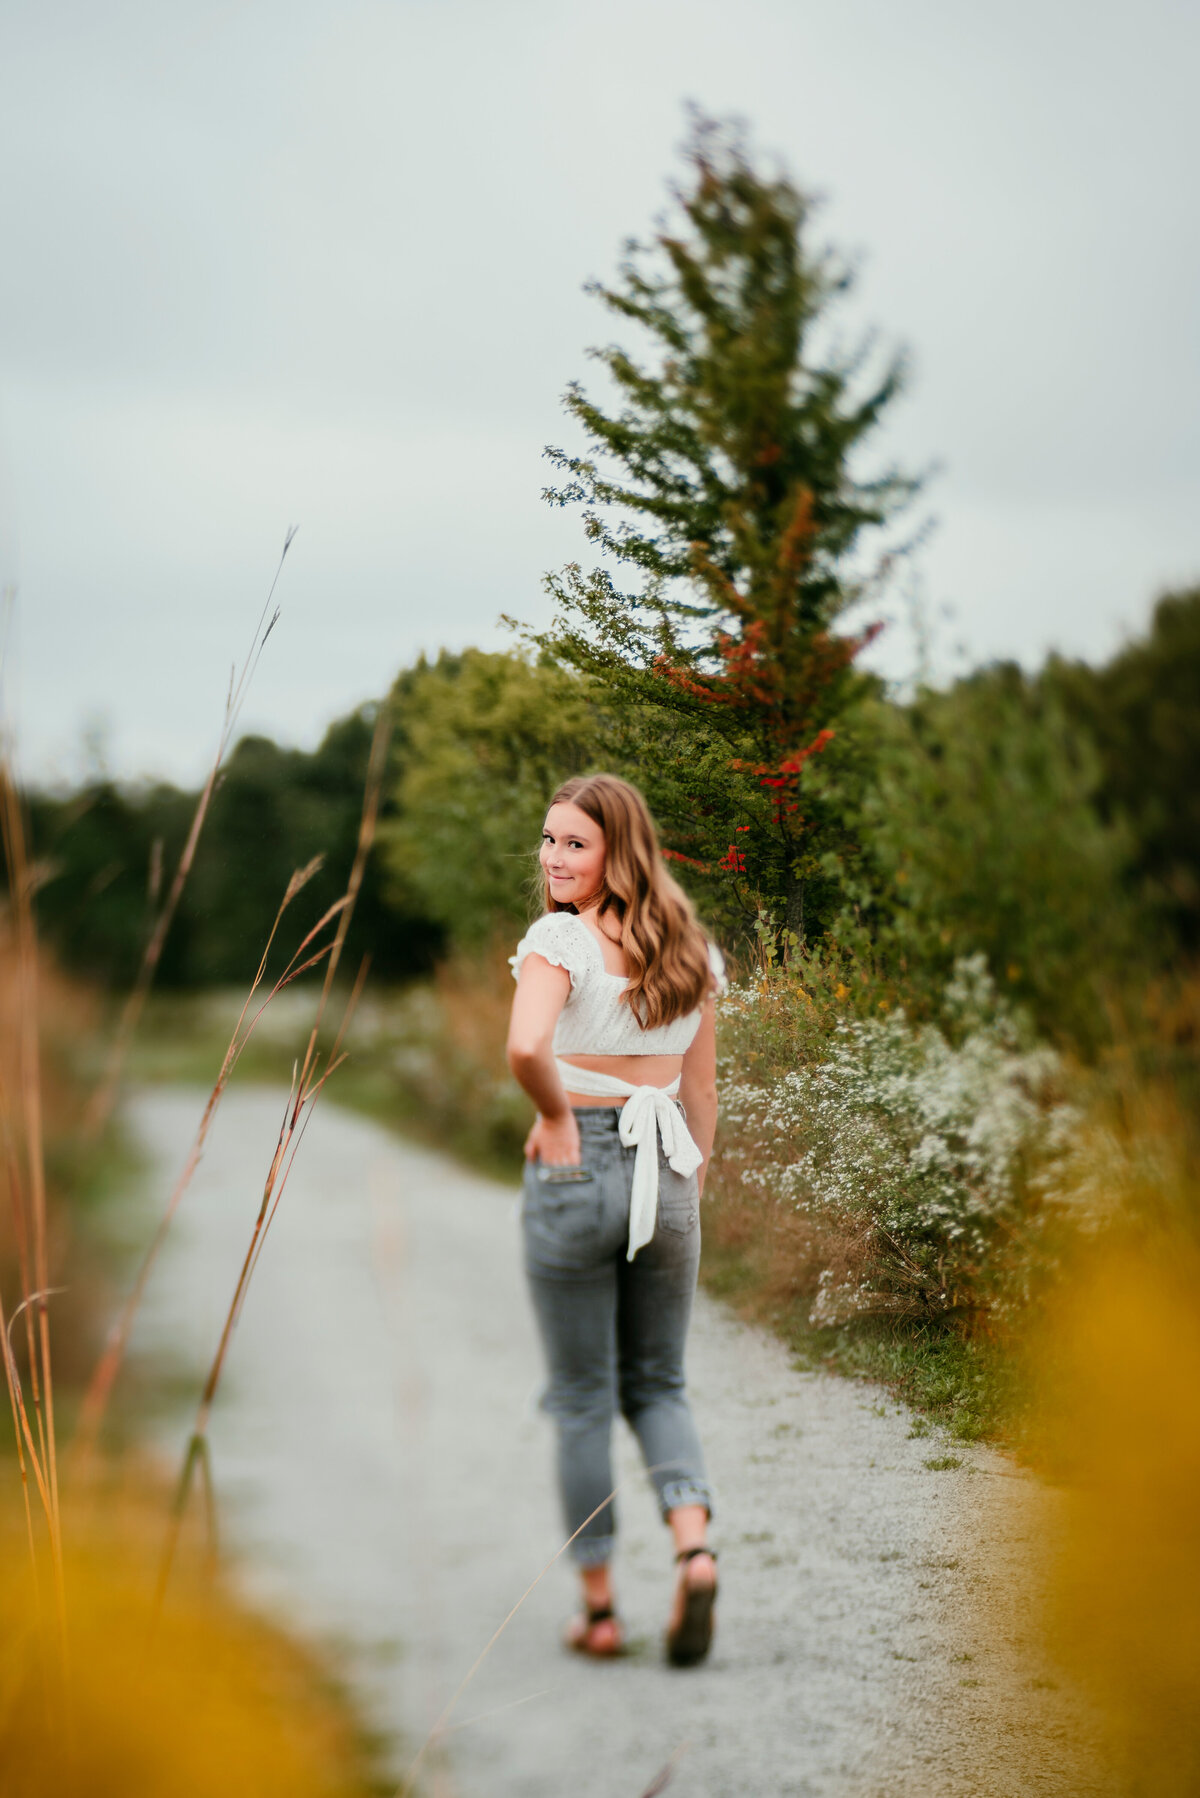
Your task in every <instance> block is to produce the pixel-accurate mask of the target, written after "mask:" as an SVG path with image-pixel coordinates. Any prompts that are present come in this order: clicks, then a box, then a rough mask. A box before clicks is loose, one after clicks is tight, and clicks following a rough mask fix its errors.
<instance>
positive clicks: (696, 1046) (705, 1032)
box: [679, 998, 717, 1192]
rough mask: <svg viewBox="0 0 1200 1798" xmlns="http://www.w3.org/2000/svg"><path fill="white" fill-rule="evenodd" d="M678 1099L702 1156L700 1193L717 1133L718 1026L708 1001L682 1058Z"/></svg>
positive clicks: (710, 1002)
mask: <svg viewBox="0 0 1200 1798" xmlns="http://www.w3.org/2000/svg"><path fill="white" fill-rule="evenodd" d="M679 1098H680V1102H681V1104H682V1105H683V1109H684V1110H685V1111H686V1112H687V1126H688V1130H689V1131H690V1133H691V1137H692V1141H693V1142H694V1143H695V1145H696V1147H697V1148H698V1149H699V1151H700V1153H701V1154H702V1155H703V1157H704V1160H703V1161H702V1162H701V1164H700V1173H699V1184H700V1191H701V1192H703V1191H704V1176H705V1175H706V1174H707V1172H708V1163H709V1159H710V1157H711V1155H712V1146H713V1137H714V1136H715V1135H716V1133H717V1024H716V1011H715V1008H714V1005H713V1001H712V999H711V998H708V999H706V1000H705V1002H704V1008H703V1010H702V1011H701V1013H700V1028H699V1030H698V1031H697V1032H696V1035H695V1038H694V1040H693V1042H692V1046H691V1048H690V1049H689V1050H688V1052H687V1054H686V1055H685V1056H684V1058H683V1068H682V1071H681V1073H680V1076H679Z"/></svg>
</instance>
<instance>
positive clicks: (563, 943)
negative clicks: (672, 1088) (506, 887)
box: [508, 911, 725, 1055]
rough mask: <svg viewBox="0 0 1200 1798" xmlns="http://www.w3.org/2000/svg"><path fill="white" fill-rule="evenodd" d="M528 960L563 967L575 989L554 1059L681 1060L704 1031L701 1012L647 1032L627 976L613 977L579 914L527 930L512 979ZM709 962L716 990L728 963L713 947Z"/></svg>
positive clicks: (554, 915)
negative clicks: (631, 1000)
mask: <svg viewBox="0 0 1200 1798" xmlns="http://www.w3.org/2000/svg"><path fill="white" fill-rule="evenodd" d="M527 955H540V956H542V957H543V958H544V959H545V960H546V961H549V962H553V964H554V966H555V967H556V968H565V969H566V970H567V973H568V974H569V975H570V976H571V990H570V992H569V993H568V994H567V1002H566V1004H565V1005H564V1006H563V1009H562V1011H561V1013H560V1014H559V1019H558V1023H557V1025H556V1026H555V1030H554V1053H555V1054H556V1055H683V1054H685V1053H686V1051H687V1050H688V1049H689V1048H690V1047H691V1045H692V1040H693V1038H694V1037H695V1035H696V1032H697V1030H699V1028H700V1007H699V1006H697V1008H696V1010H695V1011H689V1012H685V1013H684V1015H683V1017H681V1018H673V1019H672V1021H671V1022H670V1023H669V1024H659V1025H657V1026H656V1027H655V1028H654V1029H653V1030H643V1029H642V1027H641V1025H640V1024H639V1023H638V1021H637V1017H636V1015H635V1013H634V1012H633V1010H632V1009H631V1008H630V1006H628V1005H627V1004H626V1003H625V1001H624V999H623V998H622V994H623V993H624V990H625V985H626V977H625V975H624V974H610V973H609V971H608V969H607V968H606V967H605V965H604V955H603V953H602V951H601V948H600V945H599V943H598V942H597V941H596V938H595V936H594V935H593V933H592V932H591V930H589V928H588V926H587V925H586V924H585V923H584V922H583V919H582V918H580V917H579V916H578V915H577V914H576V913H575V912H570V911H552V912H547V913H546V914H545V916H544V917H541V918H538V919H537V921H536V923H533V924H531V925H530V926H529V929H528V930H527V931H526V933H525V935H524V936H523V937H522V938H521V940H520V942H519V943H518V944H517V952H516V954H515V955H510V956H509V958H508V964H509V966H510V967H511V969H512V971H513V979H514V980H516V979H518V978H519V977H520V973H521V964H522V963H523V962H524V960H525V957H526V956H527ZM708 959H709V964H710V966H711V967H712V971H713V981H714V984H715V986H716V988H717V990H718V991H721V990H722V989H723V988H724V985H725V959H724V957H723V956H722V954H721V951H720V950H719V949H718V948H717V946H716V944H715V943H710V944H709V945H708Z"/></svg>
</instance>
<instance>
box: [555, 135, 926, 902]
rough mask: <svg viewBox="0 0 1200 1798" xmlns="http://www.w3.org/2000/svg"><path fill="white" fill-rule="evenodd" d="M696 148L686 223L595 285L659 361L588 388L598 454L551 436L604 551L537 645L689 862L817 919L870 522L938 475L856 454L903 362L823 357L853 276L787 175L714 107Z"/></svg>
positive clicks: (618, 354)
mask: <svg viewBox="0 0 1200 1798" xmlns="http://www.w3.org/2000/svg"><path fill="white" fill-rule="evenodd" d="M687 160H688V165H689V171H690V180H689V183H688V185H687V186H686V188H685V189H683V190H680V191H677V192H676V193H675V196H674V197H675V200H676V202H677V205H678V208H679V210H680V213H681V215H682V216H681V219H680V228H679V229H678V230H672V229H669V228H666V227H664V228H663V229H661V230H660V231H659V233H658V235H657V236H656V237H655V238H654V239H653V241H652V242H651V243H650V244H646V245H640V244H638V243H630V244H629V245H628V246H627V254H626V258H625V260H624V262H623V263H622V266H621V269H620V275H619V279H618V281H617V283H616V284H615V285H614V286H604V285H601V284H600V283H593V284H592V286H591V289H590V291H591V292H593V293H594V294H595V295H596V297H597V298H598V299H599V300H600V301H601V302H602V303H603V304H604V305H605V306H606V307H607V308H608V309H609V310H610V311H611V312H613V313H615V314H616V316H617V317H618V318H619V319H621V320H622V321H623V322H625V323H628V324H632V325H635V326H638V327H640V328H641V331H642V333H643V334H644V335H645V336H647V337H648V338H649V340H650V355H649V357H648V359H646V360H643V361H638V360H635V357H634V356H633V355H632V354H631V353H630V352H629V351H628V350H626V349H625V348H623V347H621V346H619V345H609V346H607V347H604V348H601V349H595V350H593V351H591V352H590V353H591V355H592V356H593V357H594V359H595V360H597V361H598V362H599V363H600V365H601V366H602V368H603V369H604V370H605V372H606V374H607V376H608V378H609V382H610V385H611V389H612V391H613V396H614V397H613V401H612V402H611V404H609V405H607V406H606V405H605V404H602V403H600V402H599V401H597V400H595V399H593V398H592V397H590V396H589V395H588V393H586V392H585V390H584V389H583V387H582V386H581V385H579V384H578V383H575V384H573V385H572V386H571V387H570V388H569V389H568V390H567V394H566V402H565V403H566V409H567V411H568V413H569V414H570V416H571V417H572V418H573V419H574V420H575V421H576V422H577V424H579V425H580V426H581V427H582V430H583V433H584V436H585V437H586V439H587V450H586V453H584V454H582V455H571V454H568V453H566V452H565V451H563V450H560V449H550V450H548V451H547V454H548V456H549V457H550V459H551V460H552V461H553V463H554V464H555V465H556V467H557V468H558V469H559V471H560V473H561V475H562V477H563V480H562V483H561V485H559V486H558V487H556V488H553V489H551V490H549V491H548V492H547V495H546V497H547V498H548V499H549V500H550V501H551V502H552V503H554V504H556V505H569V504H573V503H581V504H582V505H583V506H584V508H585V514H584V522H585V529H586V533H587V536H588V538H589V540H590V541H591V542H592V543H593V544H594V545H595V546H596V548H597V549H598V550H599V551H600V552H601V555H602V557H603V561H602V563H601V565H600V566H597V567H593V568H592V569H590V570H587V571H585V570H584V569H583V568H582V567H580V566H579V565H577V564H572V565H570V566H568V567H567V568H566V569H564V570H563V571H562V572H561V574H559V575H554V576H550V577H549V579H548V585H549V587H550V590H551V592H552V593H553V595H554V596H555V598H556V599H557V601H558V608H557V614H556V620H555V623H554V625H553V626H552V628H551V629H550V631H548V632H547V633H545V634H543V635H542V636H540V637H539V638H538V639H537V641H538V642H539V643H540V645H541V646H542V647H543V648H546V649H549V650H551V651H552V652H553V653H554V654H555V655H556V656H557V657H558V658H559V659H560V660H561V661H563V662H565V663H568V664H571V665H573V666H575V667H577V668H579V669H581V670H583V671H586V672H587V673H589V674H592V675H595V676H597V677H598V678H599V681H600V683H601V684H602V687H603V690H604V691H605V692H606V693H607V694H608V696H609V700H610V703H611V706H612V709H613V712H614V715H615V718H616V722H617V736H616V741H617V742H618V744H619V745H620V747H621V749H622V752H623V755H624V758H625V759H626V761H627V763H628V764H629V765H630V766H632V767H635V768H636V769H637V772H638V776H639V778H640V779H641V781H642V783H643V785H644V786H645V788H646V790H647V792H648V795H649V797H650V799H651V803H652V805H653V806H654V808H655V810H656V812H657V814H658V817H659V820H660V824H661V825H662V826H663V829H664V832H665V838H666V841H667V844H668V845H669V847H668V854H670V855H673V856H674V858H675V859H676V860H677V861H679V862H681V863H683V864H685V867H689V866H690V868H691V869H693V870H695V871H696V872H697V873H698V874H699V873H703V874H705V875H708V876H710V877H711V876H712V875H717V876H722V875H723V876H724V877H725V897H726V898H727V899H730V898H732V899H735V900H736V901H737V903H738V905H740V907H741V908H742V909H743V910H749V911H752V910H754V909H755V908H756V907H757V906H759V905H763V904H765V905H766V906H767V907H768V909H770V910H771V911H772V912H773V914H774V916H775V918H776V922H777V924H779V925H783V924H785V923H786V925H787V926H788V927H790V928H791V929H792V930H794V931H795V932H797V934H799V935H801V936H803V935H804V934H805V933H806V931H807V932H808V933H809V934H812V933H813V932H814V930H816V931H819V929H820V927H821V924H822V922H823V915H827V914H828V912H829V910H830V909H831V906H832V904H833V903H834V899H835V895H834V894H833V892H832V891H830V882H829V880H828V877H827V874H823V873H822V870H823V869H824V870H828V868H829V867H830V865H831V858H832V856H833V855H834V854H835V853H836V852H837V851H838V850H839V849H840V848H841V847H842V846H843V845H842V841H841V831H840V825H839V821H838V811H839V808H838V806H837V804H836V802H835V801H834V800H833V799H832V798H831V797H830V796H829V795H828V793H823V792H822V790H821V789H822V784H823V783H822V782H820V781H818V780H815V779H814V778H813V777H812V776H813V762H814V758H817V757H818V756H821V755H822V752H825V756H824V759H827V760H828V759H832V756H834V755H836V754H837V750H834V751H832V752H831V750H830V746H831V745H832V744H833V743H834V739H835V737H836V735H837V732H838V727H839V721H840V720H841V719H842V718H843V717H844V715H845V713H846V711H847V708H848V706H849V705H850V704H851V701H852V699H853V696H854V692H855V688H856V686H857V687H861V685H862V677H860V676H857V675H856V674H855V673H854V671H853V668H852V664H853V662H854V659H855V657H856V655H857V654H858V652H859V650H860V649H861V648H862V647H863V645H864V644H865V643H866V642H867V641H868V640H869V639H870V637H871V636H873V635H874V634H875V630H876V629H877V628H878V627H877V626H874V625H859V626H858V627H856V628H849V629H846V628H842V629H838V628H837V627H838V625H839V622H841V623H842V625H843V627H844V626H845V623H846V619H845V614H846V613H847V612H848V611H849V609H850V608H851V607H853V606H856V605H857V604H859V603H860V602H862V601H863V600H864V599H865V598H866V597H867V596H868V595H869V594H870V593H871V592H872V590H873V587H874V584H875V583H876V582H877V581H878V580H879V579H880V578H881V576H882V574H883V572H884V569H885V566H886V561H887V558H886V557H882V556H881V557H879V558H877V561H876V565H875V567H874V568H873V569H871V570H867V569H866V568H865V564H864V561H863V556H862V539H863V537H864V534H866V533H868V532H877V531H878V529H879V527H881V526H883V525H885V524H886V523H887V521H888V520H889V519H890V518H891V517H892V516H893V514H894V513H895V512H896V511H897V509H898V508H899V507H900V506H901V505H902V504H904V503H905V502H906V501H907V500H908V499H909V498H910V497H911V495H912V493H913V492H914V490H915V486H916V483H915V482H914V481H912V480H910V479H907V478H905V477H904V476H902V475H900V474H899V473H897V472H896V471H894V470H888V471H886V472H885V473H883V474H881V475H880V476H878V478H875V479H873V480H864V479H861V478H859V475H858V472H857V468H856V467H855V468H854V469H853V470H852V463H853V462H855V458H856V452H857V451H858V449H859V446H860V445H861V443H862V441H863V439H864V438H866V437H867V436H868V434H869V433H870V432H871V430H872V429H873V427H874V426H875V425H876V424H877V422H878V420H879V418H880V415H881V413H882V412H883V410H884V408H885V407H886V406H887V404H888V402H889V401H890V400H891V399H892V398H893V396H894V395H895V394H896V392H897V390H898V388H899V386H900V382H901V376H902V368H901V364H900V361H899V359H898V358H897V359H893V360H892V361H890V362H889V363H888V365H887V366H886V367H885V368H884V369H883V371H882V373H881V374H879V375H878V376H877V377H876V378H874V379H868V378H867V377H866V373H865V365H866V362H867V360H868V349H869V346H859V348H858V349H856V350H855V351H854V352H853V353H852V354H847V355H840V354H838V353H837V352H835V351H828V352H826V353H825V354H824V355H823V356H822V355H821V354H820V353H819V352H818V351H817V350H816V349H815V348H814V343H813V339H814V331H815V328H816V327H817V325H818V323H819V322H820V321H822V320H823V319H824V318H825V316H826V313H827V309H828V308H829V307H830V305H831V304H832V303H833V302H834V301H835V300H836V299H837V298H838V297H839V296H841V295H842V294H844V293H845V291H846V289H847V288H848V286H849V284H850V279H849V275H848V273H847V271H846V269H845V268H844V267H843V266H842V265H841V264H840V263H839V262H838V261H837V260H836V259H835V258H834V257H833V256H832V254H831V253H829V252H827V251H815V250H813V249H812V248H811V247H810V245H809V241H808V238H809V231H810V213H811V205H810V202H809V200H808V199H807V198H806V196H805V195H804V194H802V193H801V192H800V191H799V190H798V189H797V188H796V187H795V186H794V185H793V183H792V182H791V181H790V180H789V179H787V178H786V177H785V176H783V175H778V174H776V175H766V174H763V173H760V172H759V170H758V169H757V168H756V167H755V166H754V164H753V162H752V160H751V158H750V156H749V153H748V151H747V149H746V146H745V143H744V141H743V139H742V136H741V134H740V132H739V131H738V130H737V129H736V128H730V127H723V126H720V125H717V124H715V123H713V122H712V121H708V120H705V119H702V118H699V117H696V118H695V119H694V121H693V130H692V135H691V139H690V143H689V145H688V149H687ZM840 748H841V745H840V744H839V745H838V749H840Z"/></svg>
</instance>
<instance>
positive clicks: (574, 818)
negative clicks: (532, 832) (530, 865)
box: [539, 804, 604, 910]
mask: <svg viewBox="0 0 1200 1798" xmlns="http://www.w3.org/2000/svg"><path fill="white" fill-rule="evenodd" d="M539 860H540V861H541V864H542V868H543V870H544V872H545V875H546V878H547V880H548V881H549V883H550V897H551V898H552V899H554V900H555V901H556V902H557V903H558V904H559V905H575V906H579V907H580V908H581V909H584V910H586V908H587V904H588V901H589V900H590V899H591V898H592V897H593V895H594V894H595V893H597V892H599V890H600V883H601V881H602V880H603V879H604V832H603V831H602V830H601V828H600V826H599V825H598V824H594V823H593V822H592V820H591V819H590V818H589V817H588V815H587V813H586V812H582V811H580V809H579V807H578V806H577V805H567V804H559V805H552V806H551V807H550V810H549V811H548V812H547V813H546V822H545V824H544V825H543V826H542V847H541V851H540V853H539Z"/></svg>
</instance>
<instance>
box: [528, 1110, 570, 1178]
mask: <svg viewBox="0 0 1200 1798" xmlns="http://www.w3.org/2000/svg"><path fill="white" fill-rule="evenodd" d="M525 1159H526V1160H527V1161H540V1162H542V1163H543V1164H544V1165H545V1166H546V1167H578V1166H579V1164H580V1162H581V1161H582V1160H583V1152H582V1150H581V1149H580V1146H579V1124H578V1121H577V1120H576V1117H575V1113H574V1112H573V1111H565V1112H564V1113H563V1114H562V1116H561V1117H555V1118H545V1117H543V1116H542V1114H541V1112H539V1113H538V1115H537V1117H536V1118H535V1119H534V1120H533V1129H532V1130H531V1131H530V1132H529V1135H528V1136H527V1137H526V1138H525Z"/></svg>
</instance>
